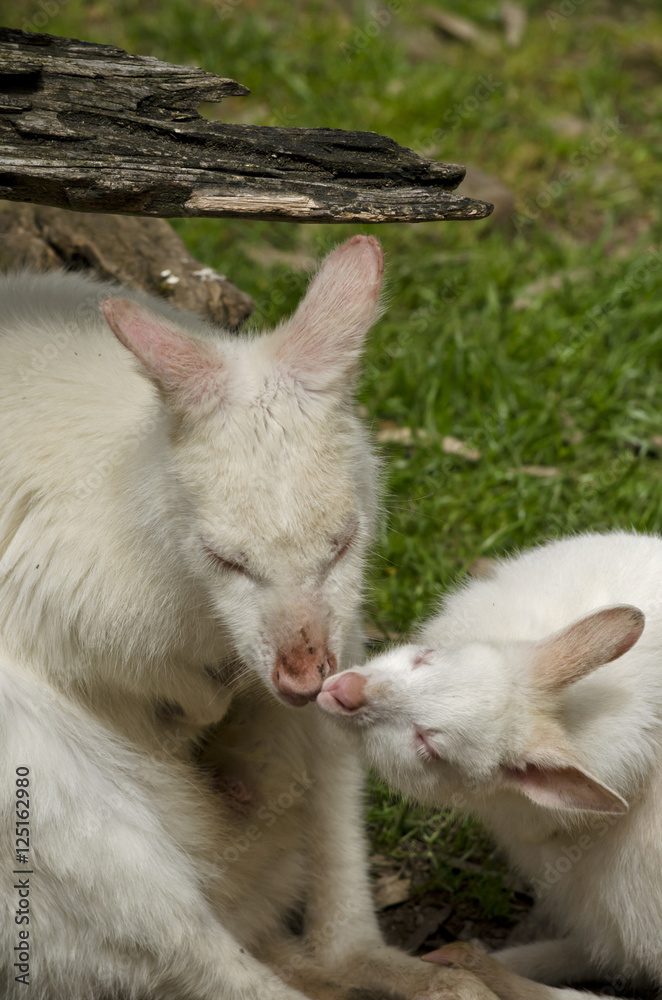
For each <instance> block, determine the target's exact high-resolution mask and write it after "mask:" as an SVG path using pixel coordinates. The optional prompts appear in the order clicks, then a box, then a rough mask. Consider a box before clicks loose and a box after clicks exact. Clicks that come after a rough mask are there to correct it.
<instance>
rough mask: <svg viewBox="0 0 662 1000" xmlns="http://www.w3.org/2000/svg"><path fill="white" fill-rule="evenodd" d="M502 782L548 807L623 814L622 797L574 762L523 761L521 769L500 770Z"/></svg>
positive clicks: (626, 807)
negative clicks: (517, 788) (513, 786)
mask: <svg viewBox="0 0 662 1000" xmlns="http://www.w3.org/2000/svg"><path fill="white" fill-rule="evenodd" d="M503 780H504V782H505V783H506V784H512V785H516V786H517V787H519V788H520V789H521V790H522V791H523V792H524V794H525V795H526V796H527V798H529V799H531V800H532V801H533V802H537V803H538V805H541V806H547V807H548V808H549V809H582V810H587V811H589V812H601V813H625V812H627V810H628V804H627V802H626V801H625V799H623V798H621V796H620V795H619V794H618V793H617V792H614V791H613V790H612V789H611V788H608V787H607V785H603V784H602V782H601V781H599V780H598V779H597V778H595V777H594V776H593V775H592V774H589V773H588V771H584V770H583V769H582V768H581V767H577V766H575V765H574V764H570V763H568V764H561V763H559V764H553V763H550V764H547V763H545V764H538V763H527V764H526V765H525V766H524V767H523V768H522V769H515V768H508V769H507V770H504V772H503Z"/></svg>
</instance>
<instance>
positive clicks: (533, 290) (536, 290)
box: [512, 267, 591, 310]
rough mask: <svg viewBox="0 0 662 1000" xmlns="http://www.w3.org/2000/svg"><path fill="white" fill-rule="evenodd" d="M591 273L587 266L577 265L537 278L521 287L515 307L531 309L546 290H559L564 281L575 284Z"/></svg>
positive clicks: (513, 305) (514, 302) (513, 306)
mask: <svg viewBox="0 0 662 1000" xmlns="http://www.w3.org/2000/svg"><path fill="white" fill-rule="evenodd" d="M590 275H591V271H590V270H589V269H588V268H587V267H575V268H572V269H568V270H565V271H556V272H555V273H554V274H547V275H545V277H544V278H537V279H536V281H532V282H530V283H529V284H528V285H525V286H524V288H521V289H520V291H519V294H518V295H517V297H516V298H515V299H513V304H512V308H513V309H517V310H519V309H529V308H530V307H531V306H532V305H533V304H534V303H535V302H537V301H538V299H541V298H542V297H543V295H545V294H546V292H550V291H553V292H557V291H559V289H561V288H563V284H564V282H566V281H568V282H570V283H571V284H574V283H575V282H577V281H585V280H586V279H587V278H589V277H590Z"/></svg>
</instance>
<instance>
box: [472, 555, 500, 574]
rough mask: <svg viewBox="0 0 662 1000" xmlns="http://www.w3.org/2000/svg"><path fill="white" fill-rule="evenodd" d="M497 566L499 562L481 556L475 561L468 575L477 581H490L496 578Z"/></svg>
mask: <svg viewBox="0 0 662 1000" xmlns="http://www.w3.org/2000/svg"><path fill="white" fill-rule="evenodd" d="M497 565H498V561H497V560H496V559H488V558H487V556H480V557H479V558H478V559H474V561H473V562H472V564H471V566H470V567H469V569H468V570H467V573H468V574H469V576H473V577H475V579H477V580H489V579H490V577H492V576H494V573H495V571H496V568H497Z"/></svg>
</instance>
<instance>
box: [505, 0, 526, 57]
mask: <svg viewBox="0 0 662 1000" xmlns="http://www.w3.org/2000/svg"><path fill="white" fill-rule="evenodd" d="M499 13H500V15H501V21H502V23H503V26H504V29H505V33H506V45H507V46H508V47H509V48H511V49H516V48H518V47H519V45H520V42H521V41H522V36H523V35H524V29H525V28H526V21H527V14H526V11H525V9H524V7H522V6H521V4H518V3H514V2H513V0H503V3H502V4H501V7H500V8H499Z"/></svg>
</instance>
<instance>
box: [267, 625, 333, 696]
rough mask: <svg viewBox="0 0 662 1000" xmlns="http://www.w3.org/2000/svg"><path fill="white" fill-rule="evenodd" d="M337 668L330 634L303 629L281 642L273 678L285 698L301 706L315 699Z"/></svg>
mask: <svg viewBox="0 0 662 1000" xmlns="http://www.w3.org/2000/svg"><path fill="white" fill-rule="evenodd" d="M337 669H338V661H337V659H336V656H335V655H334V653H331V652H330V651H329V648H328V641H327V639H326V637H325V636H323V635H321V634H316V633H315V632H314V631H313V630H312V629H310V628H308V629H306V628H301V629H300V630H299V633H298V635H297V638H296V639H295V640H294V641H291V642H289V643H281V644H280V646H279V648H278V652H277V654H276V664H275V666H274V668H273V671H272V675H271V677H272V680H273V684H274V687H275V688H276V691H277V692H278V693H279V694H280V695H281V697H282V698H283V700H284V701H286V702H288V704H290V705H295V706H296V707H299V706H301V705H305V704H306V703H307V702H309V701H313V700H314V699H315V698H316V697H317V695H318V694H319V692H320V691H321V689H322V684H323V683H324V681H325V680H326V678H327V677H330V676H331V674H335V672H336V670H337Z"/></svg>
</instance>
